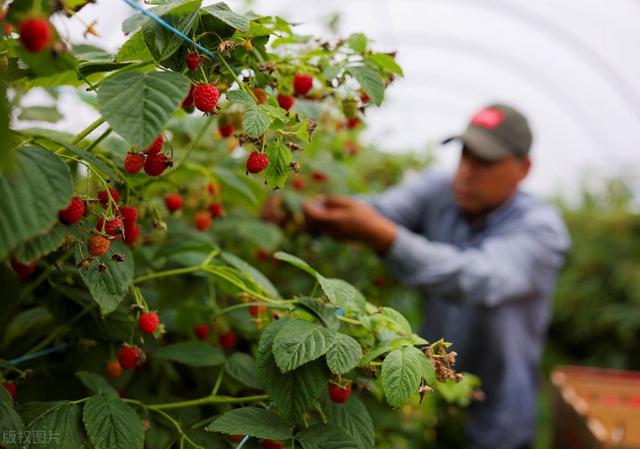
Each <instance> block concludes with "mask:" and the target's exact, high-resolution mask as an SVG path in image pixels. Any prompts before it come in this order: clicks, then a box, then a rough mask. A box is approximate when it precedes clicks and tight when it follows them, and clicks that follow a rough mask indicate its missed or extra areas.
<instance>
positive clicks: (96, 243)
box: [87, 234, 111, 257]
mask: <svg viewBox="0 0 640 449" xmlns="http://www.w3.org/2000/svg"><path fill="white" fill-rule="evenodd" d="M110 245H111V242H109V239H107V238H105V237H103V236H101V235H98V234H94V235H92V236H91V237H89V240H87V250H88V251H89V254H90V255H92V256H93V257H100V256H102V255H103V254H104V253H106V252H107V251H108V250H109V246H110Z"/></svg>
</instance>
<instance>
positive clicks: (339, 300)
mask: <svg viewBox="0 0 640 449" xmlns="http://www.w3.org/2000/svg"><path fill="white" fill-rule="evenodd" d="M316 277H317V279H318V282H319V283H320V287H321V288H322V291H323V292H324V294H325V295H326V296H327V298H328V299H329V301H331V303H332V304H334V305H335V306H337V307H343V308H345V309H347V310H354V311H362V310H364V307H365V305H366V299H365V298H364V296H362V293H360V291H359V290H358V289H356V288H355V287H354V286H353V285H351V284H349V283H348V282H347V281H344V280H342V279H335V278H332V279H328V278H325V277H324V276H321V275H317V276H316Z"/></svg>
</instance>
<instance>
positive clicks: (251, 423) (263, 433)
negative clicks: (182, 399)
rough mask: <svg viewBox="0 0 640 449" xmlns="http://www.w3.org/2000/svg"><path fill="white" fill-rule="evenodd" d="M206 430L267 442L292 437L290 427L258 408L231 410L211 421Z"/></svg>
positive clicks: (278, 418) (272, 413)
mask: <svg viewBox="0 0 640 449" xmlns="http://www.w3.org/2000/svg"><path fill="white" fill-rule="evenodd" d="M206 430H208V431H210V432H221V433H226V434H230V435H249V436H252V437H255V438H265V439H269V440H287V439H290V438H291V437H292V436H293V432H292V431H291V427H290V426H289V425H288V424H287V423H286V422H285V421H284V420H283V419H282V418H280V417H279V416H278V415H276V414H275V413H274V412H272V411H269V410H264V409H261V408H258V407H242V408H237V409H235V410H231V411H230V412H227V413H225V414H224V415H222V416H221V417H219V418H218V419H216V420H214V421H212V422H211V424H209V425H208V426H207V428H206Z"/></svg>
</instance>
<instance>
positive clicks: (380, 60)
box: [366, 53, 404, 76]
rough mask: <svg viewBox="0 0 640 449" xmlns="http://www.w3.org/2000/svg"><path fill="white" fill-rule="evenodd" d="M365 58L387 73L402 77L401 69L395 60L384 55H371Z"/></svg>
mask: <svg viewBox="0 0 640 449" xmlns="http://www.w3.org/2000/svg"><path fill="white" fill-rule="evenodd" d="M366 58H367V59H368V60H370V61H373V62H374V63H375V64H376V65H378V66H379V67H381V68H382V69H384V70H386V71H387V72H391V73H395V74H397V75H400V76H403V75H404V74H403V73H402V67H400V66H399V65H398V63H397V62H396V60H395V59H393V58H392V57H391V56H389V55H387V54H385V53H372V54H370V55H367V56H366Z"/></svg>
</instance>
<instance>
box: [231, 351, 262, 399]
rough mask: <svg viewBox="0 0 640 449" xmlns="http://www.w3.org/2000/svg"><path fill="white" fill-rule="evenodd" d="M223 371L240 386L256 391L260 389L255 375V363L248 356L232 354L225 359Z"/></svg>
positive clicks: (241, 353) (242, 353)
mask: <svg viewBox="0 0 640 449" xmlns="http://www.w3.org/2000/svg"><path fill="white" fill-rule="evenodd" d="M225 370H226V371H227V374H229V375H230V376H231V377H232V378H234V379H235V380H237V381H238V382H240V383H241V384H243V385H245V386H247V387H249V388H254V389H256V390H258V389H260V382H259V381H258V376H257V375H256V361H255V360H254V359H253V357H251V356H250V355H249V354H245V353H244V352H234V353H233V354H231V356H229V357H228V358H227V361H226V364H225Z"/></svg>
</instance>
